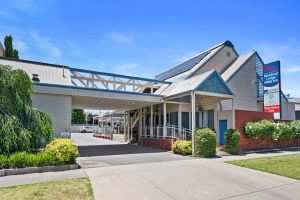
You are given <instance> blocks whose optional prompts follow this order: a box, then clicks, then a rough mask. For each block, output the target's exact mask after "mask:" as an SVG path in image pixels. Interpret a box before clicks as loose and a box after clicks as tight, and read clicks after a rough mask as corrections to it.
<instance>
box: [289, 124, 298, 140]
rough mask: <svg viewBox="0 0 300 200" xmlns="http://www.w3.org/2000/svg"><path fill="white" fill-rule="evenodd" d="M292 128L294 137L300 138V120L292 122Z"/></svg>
mask: <svg viewBox="0 0 300 200" xmlns="http://www.w3.org/2000/svg"><path fill="white" fill-rule="evenodd" d="M290 127H291V129H292V137H293V138H300V120H294V121H291V122H290Z"/></svg>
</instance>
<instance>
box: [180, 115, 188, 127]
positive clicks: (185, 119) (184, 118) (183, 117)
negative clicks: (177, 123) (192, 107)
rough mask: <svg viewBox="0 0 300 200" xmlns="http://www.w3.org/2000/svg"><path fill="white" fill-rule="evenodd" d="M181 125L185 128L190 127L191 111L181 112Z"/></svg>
mask: <svg viewBox="0 0 300 200" xmlns="http://www.w3.org/2000/svg"><path fill="white" fill-rule="evenodd" d="M181 120H182V124H181V126H182V127H183V128H190V113H189V112H182V113H181Z"/></svg>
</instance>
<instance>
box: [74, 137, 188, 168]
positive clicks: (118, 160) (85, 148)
mask: <svg viewBox="0 0 300 200" xmlns="http://www.w3.org/2000/svg"><path fill="white" fill-rule="evenodd" d="M72 139H73V140H74V141H75V142H76V143H77V145H78V149H79V154H80V155H79V158H77V162H78V163H79V164H80V166H81V167H82V168H95V167H108V166H118V165H129V164H138V163H152V162H164V161H175V160H188V159H192V158H191V157H183V156H180V155H175V154H173V153H170V152H166V151H163V150H160V149H155V148H150V147H144V146H141V145H132V144H125V143H120V142H117V141H110V140H106V139H101V138H95V137H93V136H92V134H91V133H74V134H72Z"/></svg>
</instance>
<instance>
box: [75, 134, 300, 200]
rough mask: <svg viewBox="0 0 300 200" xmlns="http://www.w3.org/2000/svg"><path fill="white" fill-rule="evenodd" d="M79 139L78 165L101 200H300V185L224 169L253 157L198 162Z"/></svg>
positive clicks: (239, 169)
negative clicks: (233, 160) (233, 162)
mask: <svg viewBox="0 0 300 200" xmlns="http://www.w3.org/2000/svg"><path fill="white" fill-rule="evenodd" d="M75 138H77V139H79V141H76V139H75V141H76V142H77V143H78V144H79V150H80V154H81V157H79V158H78V162H79V163H80V164H81V165H82V167H83V170H84V172H85V173H86V174H87V175H88V176H89V178H90V180H91V183H92V187H93V191H94V195H95V199H101V200H106V199H108V200H110V199H130V200H135V199H136V200H141V199H143V200H144V199H151V200H152V199H155V200H157V199H183V200H185V199H189V200H192V199H263V200H266V199H272V200H276V199H299V196H300V182H299V181H298V180H294V179H289V178H286V177H281V176H277V175H273V174H268V173H264V172H260V171H256V170H251V169H246V168H242V167H238V166H233V165H230V164H226V163H224V161H225V160H231V159H240V158H247V156H235V157H232V156H231V157H224V158H217V159H194V158H191V157H184V156H179V155H174V154H172V153H170V152H165V151H161V150H158V149H153V148H147V147H143V146H137V145H127V144H122V143H119V142H115V141H108V140H103V139H98V138H93V137H92V136H91V135H89V134H81V135H76V137H75ZM83 141H84V142H83ZM294 153H295V152H294ZM280 154H282V153H278V154H277V155H280ZM271 155H274V154H272V153H271V154H270V155H268V154H262V155H254V154H252V155H250V157H260V156H271Z"/></svg>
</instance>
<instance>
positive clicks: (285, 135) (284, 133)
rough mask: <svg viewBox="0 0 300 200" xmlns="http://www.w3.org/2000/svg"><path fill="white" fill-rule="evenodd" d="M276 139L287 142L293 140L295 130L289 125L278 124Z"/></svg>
mask: <svg viewBox="0 0 300 200" xmlns="http://www.w3.org/2000/svg"><path fill="white" fill-rule="evenodd" d="M275 134H276V139H279V140H286V139H291V138H292V135H293V130H292V128H291V126H290V125H289V124H287V123H284V122H282V123H276V131H275Z"/></svg>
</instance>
